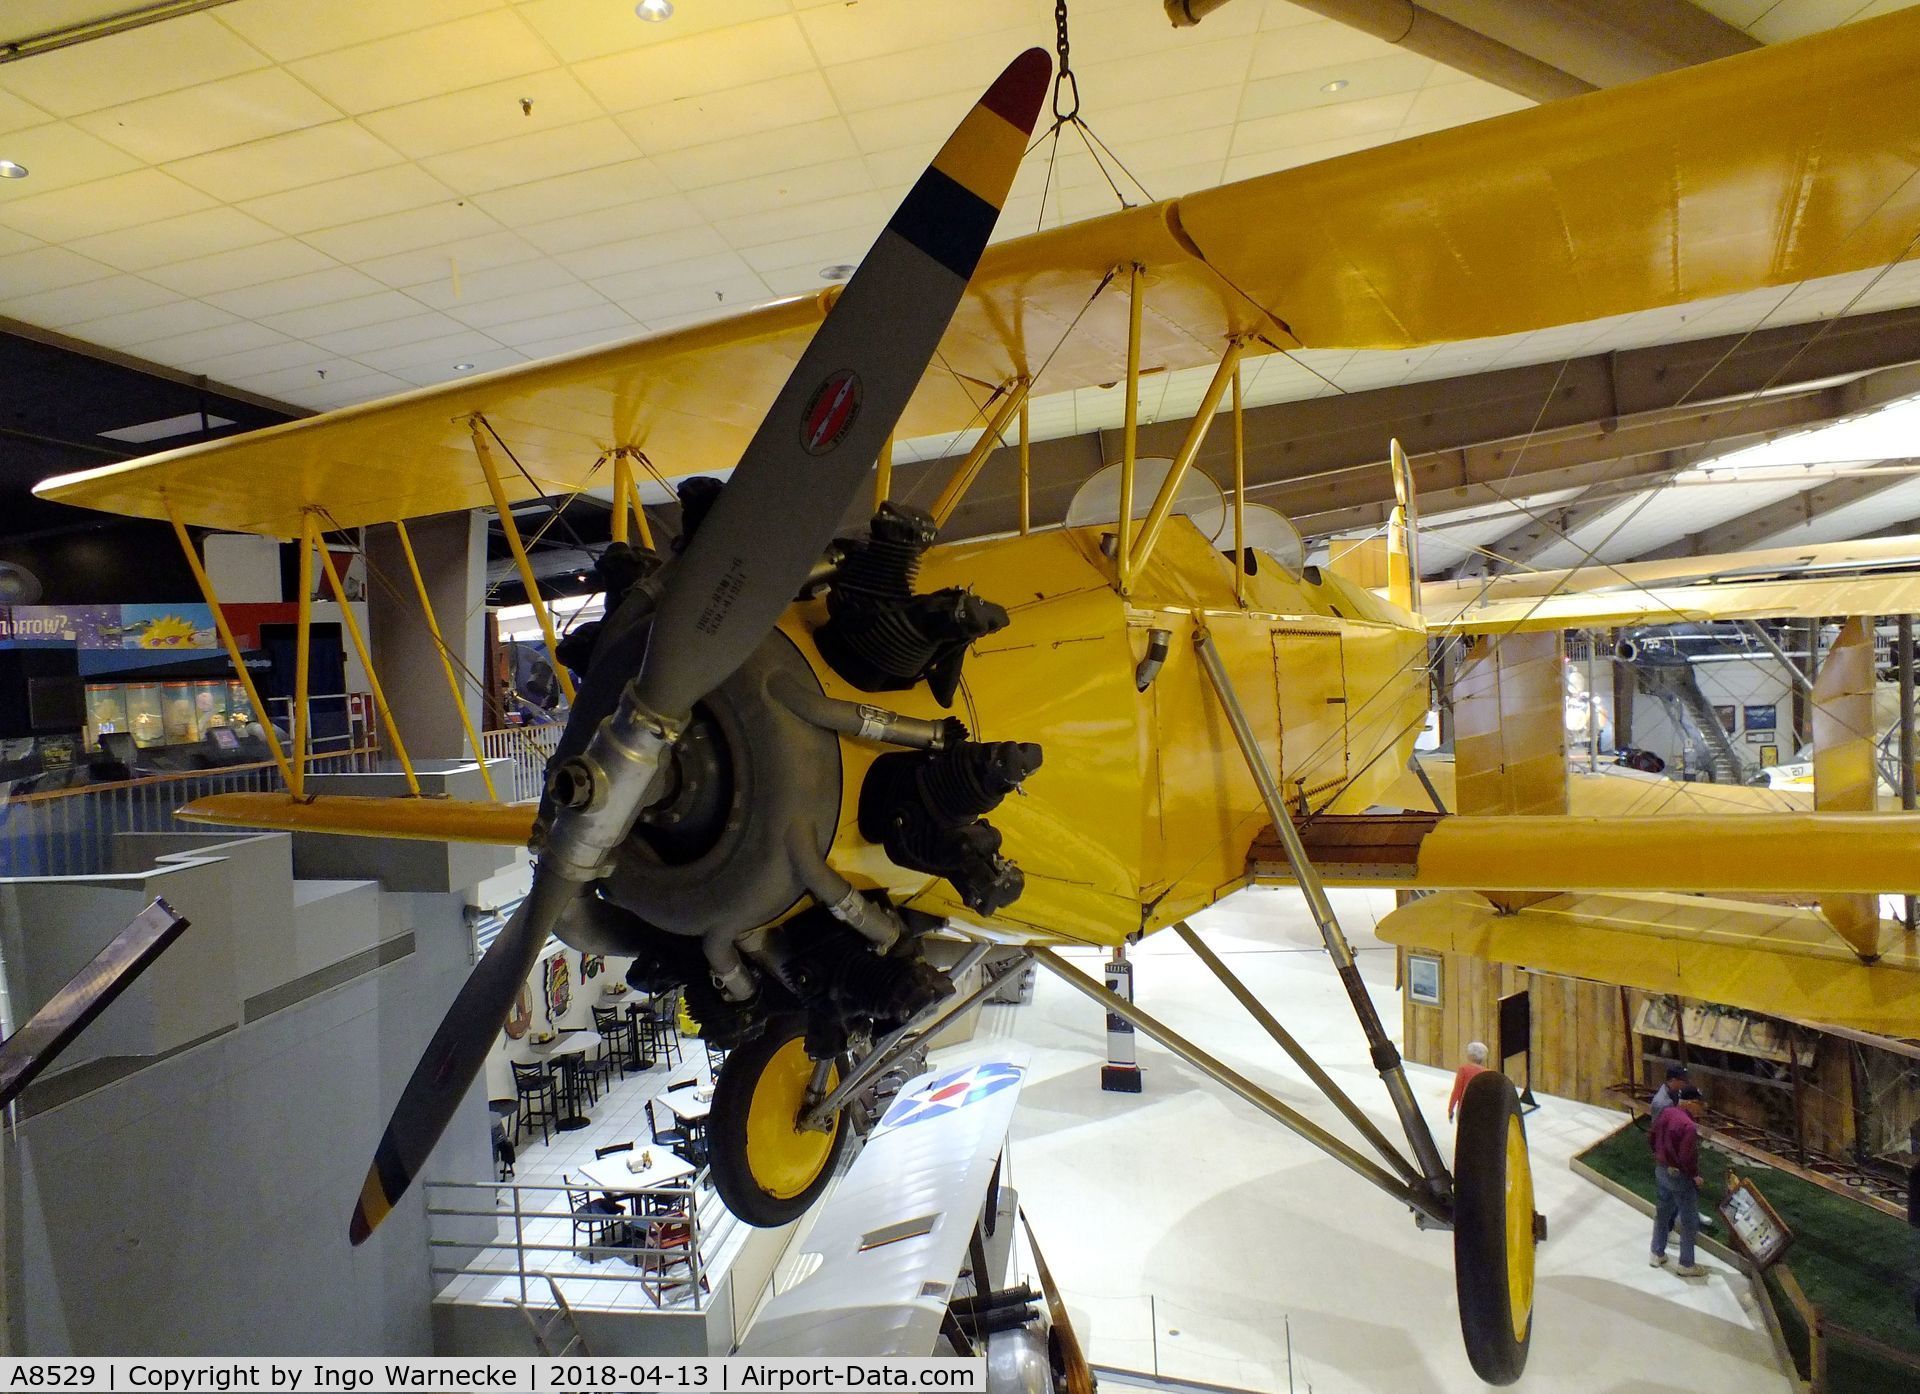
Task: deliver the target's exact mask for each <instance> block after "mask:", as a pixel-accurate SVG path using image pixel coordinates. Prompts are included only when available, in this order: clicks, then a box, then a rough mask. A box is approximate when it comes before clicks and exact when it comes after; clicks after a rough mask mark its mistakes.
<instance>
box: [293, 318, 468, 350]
mask: <svg viewBox="0 0 1920 1394" xmlns="http://www.w3.org/2000/svg"><path fill="white" fill-rule="evenodd" d="M465 328H467V326H465V324H461V323H459V321H457V319H449V317H447V315H440V313H428V315H403V317H396V319H380V321H371V323H363V324H359V326H357V328H342V330H338V332H326V334H309V338H311V340H313V342H315V344H319V346H321V348H324V349H330V351H332V353H355V355H357V353H369V351H372V349H382V348H396V346H399V344H419V342H420V340H428V338H444V336H447V334H459V332H463V330H465Z"/></svg>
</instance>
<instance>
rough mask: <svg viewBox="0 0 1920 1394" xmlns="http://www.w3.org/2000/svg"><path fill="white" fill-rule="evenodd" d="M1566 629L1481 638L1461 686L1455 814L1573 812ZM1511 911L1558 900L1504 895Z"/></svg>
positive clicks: (1456, 714) (1458, 681) (1456, 699)
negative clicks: (1569, 802)
mask: <svg viewBox="0 0 1920 1394" xmlns="http://www.w3.org/2000/svg"><path fill="white" fill-rule="evenodd" d="M1563 667H1564V664H1563V662H1562V654H1561V642H1560V634H1559V631H1557V630H1554V631H1550V632H1546V633H1539V634H1503V635H1500V636H1499V637H1497V638H1489V639H1483V640H1481V641H1480V642H1479V643H1478V644H1477V645H1475V647H1474V649H1473V651H1472V654H1471V656H1470V657H1469V658H1468V659H1467V661H1466V662H1465V663H1464V664H1462V665H1461V667H1460V672H1459V675H1458V676H1457V677H1456V678H1455V679H1454V684H1453V778H1454V802H1455V804H1456V805H1457V807H1456V808H1455V812H1457V813H1461V814H1465V815H1467V816H1469V817H1471V816H1474V815H1480V816H1488V815H1493V814H1507V813H1550V814H1564V813H1565V812H1566V811H1567V737H1566V706H1567V701H1566V678H1565V676H1564V674H1563V673H1562V671H1561V670H1562V668H1563ZM1487 898H1488V899H1489V900H1491V901H1493V903H1494V904H1495V905H1497V906H1499V907H1500V908H1501V909H1503V910H1518V909H1521V908H1523V907H1525V906H1528V905H1532V904H1534V903H1535V902H1537V901H1542V900H1546V899H1549V898H1550V895H1549V893H1545V892H1516V891H1502V892H1499V893H1498V894H1489V895H1488V897H1487Z"/></svg>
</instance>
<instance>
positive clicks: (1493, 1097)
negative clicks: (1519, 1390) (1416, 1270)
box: [1453, 1070, 1533, 1384]
mask: <svg viewBox="0 0 1920 1394" xmlns="http://www.w3.org/2000/svg"><path fill="white" fill-rule="evenodd" d="M1459 1119H1460V1121H1459V1131H1458V1132H1457V1134H1456V1135H1455V1138H1454V1151H1453V1173H1454V1207H1453V1278H1454V1287H1455V1289H1456V1291H1457V1292H1458V1294H1459V1298H1460V1335H1461V1338H1462V1339H1463V1340H1464V1341H1465V1342H1466V1346H1467V1359H1468V1360H1470V1361H1471V1362H1472V1363H1473V1370H1474V1373H1475V1374H1477V1375H1479V1376H1480V1378H1481V1379H1483V1380H1485V1381H1486V1382H1487V1383H1488V1384H1512V1383H1513V1382H1514V1381H1515V1380H1517V1379H1519V1378H1520V1374H1521V1372H1522V1371H1523V1370H1525V1369H1526V1368H1527V1346H1528V1343H1529V1342H1530V1341H1531V1339H1532V1337H1533V1175H1532V1170H1531V1167H1530V1166H1529V1165H1528V1162H1527V1153H1526V1124H1525V1123H1524V1122H1522V1121H1521V1116H1520V1099H1519V1096H1518V1095H1517V1094H1515V1093H1514V1090H1513V1083H1512V1081H1511V1080H1509V1079H1508V1078H1507V1077H1506V1076H1505V1075H1503V1074H1499V1073H1496V1072H1495V1071H1492V1070H1489V1071H1487V1072H1486V1073H1485V1074H1480V1075H1475V1076H1474V1077H1473V1079H1472V1081H1471V1082H1469V1083H1468V1085H1467V1092H1466V1095H1465V1097H1463V1098H1462V1099H1461V1101H1460V1114H1459ZM1516 1129H1517V1130H1518V1134H1517V1145H1518V1148H1519V1152H1518V1171H1517V1173H1516V1174H1513V1175H1509V1173H1510V1172H1512V1171H1515V1168H1514V1166H1513V1164H1512V1163H1513V1161H1514V1153H1513V1148H1512V1145H1510V1135H1511V1134H1512V1133H1513V1131H1514V1130H1516ZM1516 1188H1524V1190H1523V1191H1520V1190H1516ZM1522 1209H1523V1210H1524V1217H1523V1216H1522V1215H1521V1213H1519V1212H1520V1210H1522ZM1522 1225H1524V1234H1522V1232H1521V1231H1520V1229H1519V1227H1520V1226H1522ZM1510 1231H1511V1233H1510Z"/></svg>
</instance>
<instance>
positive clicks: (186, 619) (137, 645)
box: [0, 604, 220, 652]
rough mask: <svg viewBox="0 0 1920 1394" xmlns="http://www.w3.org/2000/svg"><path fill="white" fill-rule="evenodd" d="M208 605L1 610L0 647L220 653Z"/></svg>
mask: <svg viewBox="0 0 1920 1394" xmlns="http://www.w3.org/2000/svg"><path fill="white" fill-rule="evenodd" d="M219 647H220V636H219V634H218V632H217V631H216V630H215V629H214V627H213V612H212V611H211V610H210V609H208V608H207V607H206V606H205V605H186V604H178V605H10V606H0V648H8V649H15V648H64V649H81V650H85V651H91V652H98V651H101V650H107V649H112V650H124V649H164V650H169V651H174V652H179V651H191V650H198V649H217V648H219Z"/></svg>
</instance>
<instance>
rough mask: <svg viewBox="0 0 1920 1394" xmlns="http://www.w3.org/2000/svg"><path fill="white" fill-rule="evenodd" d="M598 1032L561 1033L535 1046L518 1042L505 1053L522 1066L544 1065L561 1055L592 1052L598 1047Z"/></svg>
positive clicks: (522, 1041) (532, 1043)
mask: <svg viewBox="0 0 1920 1394" xmlns="http://www.w3.org/2000/svg"><path fill="white" fill-rule="evenodd" d="M600 1042H601V1038H600V1033H599V1032H598V1031H579V1030H575V1031H562V1032H561V1033H560V1034H559V1035H557V1036H555V1037H554V1038H553V1039H552V1040H550V1041H547V1042H545V1043H544V1044H540V1045H536V1044H535V1043H534V1042H533V1041H531V1040H518V1041H515V1042H514V1043H513V1049H511V1050H510V1051H508V1052H507V1055H508V1058H509V1059H512V1060H517V1061H519V1062H520V1063H521V1064H522V1065H538V1064H545V1063H547V1062H549V1061H551V1060H554V1059H556V1058H558V1057H559V1056H562V1055H571V1054H573V1053H574V1052H575V1051H576V1050H585V1051H592V1050H597V1049H598V1048H599V1046H600Z"/></svg>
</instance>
